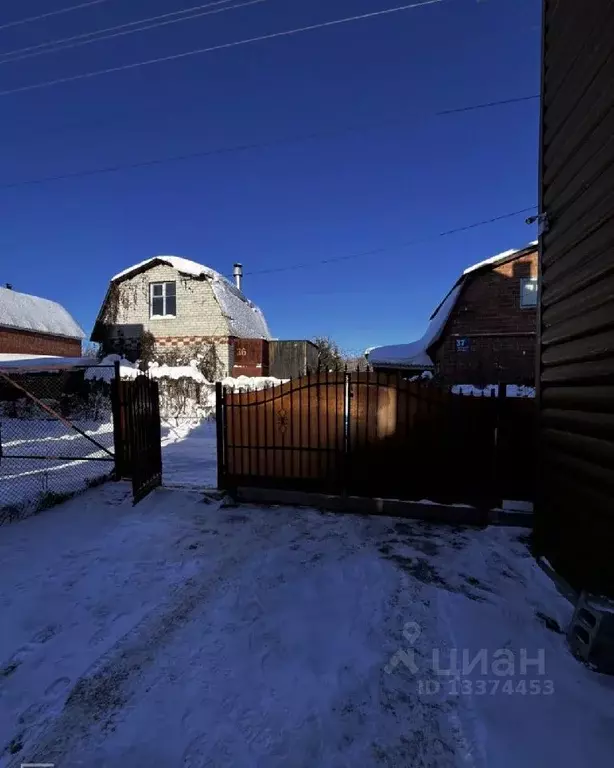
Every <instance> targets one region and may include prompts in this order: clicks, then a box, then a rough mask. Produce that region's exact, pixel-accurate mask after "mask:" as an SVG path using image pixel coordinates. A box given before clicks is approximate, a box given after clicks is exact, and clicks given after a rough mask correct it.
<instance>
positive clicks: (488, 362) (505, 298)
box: [365, 243, 538, 386]
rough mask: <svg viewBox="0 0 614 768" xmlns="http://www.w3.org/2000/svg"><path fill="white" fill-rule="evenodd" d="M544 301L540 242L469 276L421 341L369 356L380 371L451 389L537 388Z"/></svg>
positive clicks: (463, 278) (477, 268)
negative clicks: (424, 377)
mask: <svg viewBox="0 0 614 768" xmlns="http://www.w3.org/2000/svg"><path fill="white" fill-rule="evenodd" d="M537 299H538V291H537V243H530V244H529V245H528V246H526V247H525V248H521V249H519V250H511V251H505V252H504V253H500V254H497V255H496V256H492V257H491V258H489V259H486V260H485V261H481V262H479V263H478V264H474V265H473V266H471V267H469V268H468V269H466V270H465V271H464V272H463V273H462V275H461V276H460V277H459V278H458V280H457V281H456V283H455V284H454V285H453V286H452V288H451V290H450V291H449V292H448V294H447V296H446V297H445V299H444V300H443V301H442V302H441V304H440V305H439V306H438V307H437V309H436V310H435V311H434V312H433V314H432V315H431V318H430V323H429V326H428V328H427V330H426V332H425V333H424V334H423V336H422V337H421V338H420V339H418V340H417V341H414V342H411V343H409V344H398V345H393V346H385V347H374V348H372V349H369V350H367V351H366V353H365V354H366V355H367V358H368V360H369V362H370V363H371V365H372V366H373V368H374V370H376V371H389V372H397V371H398V372H400V373H401V374H402V375H404V376H407V375H408V374H412V375H415V374H419V373H421V372H423V371H431V372H432V373H434V374H435V375H437V377H438V378H439V379H440V380H441V381H443V382H445V383H449V384H473V385H475V386H485V385H487V384H496V383H499V382H501V383H503V384H528V385H532V384H533V383H534V381H535V349H536V330H537Z"/></svg>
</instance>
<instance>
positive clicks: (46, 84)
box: [0, 0, 443, 96]
mask: <svg viewBox="0 0 614 768" xmlns="http://www.w3.org/2000/svg"><path fill="white" fill-rule="evenodd" d="M441 2H443V0H422V2H419V3H409V4H407V5H397V6H395V7H393V8H384V9H382V10H380V11H371V12H370V13H361V14H359V15H357V16H347V17H345V18H342V19H333V20H331V21H323V22H320V23H318V24H310V25H309V26H306V27H295V28H294V29H286V30H284V31H282V32H271V33H270V34H267V35H258V36H257V37H248V38H245V39H243V40H235V41H233V42H230V43H222V44H221V45H213V46H209V47H208V48H196V49H194V50H191V51H184V52H183V53H175V54H171V55H169V56H160V57H158V58H156V59H147V60H145V61H137V62H135V63H133V64H122V65H121V66H117V67H109V68H108V69H98V70H94V71H92V72H84V73H82V74H80V75H70V76H68V77H59V78H56V79H55V80H44V81H42V82H40V83H33V84H32V85H22V86H20V87H18V88H10V89H8V90H6V91H0V96H9V95H10V94H13V93H24V92H25V91H34V90H38V89H40V88H50V87H52V86H54V85H61V84H64V83H74V82H76V81H77V80H85V79H89V78H92V77H99V76H101V75H109V74H112V73H114V72H125V71H127V70H131V69H137V68H139V67H146V66H149V65H151V64H162V63H165V62H168V61H177V60H179V59H184V58H186V57H188V56H198V55H200V54H203V53H211V52H213V51H221V50H225V49H227V48H236V47H238V46H240V45H249V44H250V43H259V42H263V41H264V40H273V39H274V38H277V37H289V36H290V35H298V34H300V33H302V32H312V31H313V30H316V29H324V28H325V27H333V26H338V25H340V24H348V23H349V22H353V21H361V20H363V19H372V18H375V17H377V16H385V15H390V14H392V13H399V12H401V11H409V10H412V9H415V8H421V7H422V6H426V5H435V4H438V3H441Z"/></svg>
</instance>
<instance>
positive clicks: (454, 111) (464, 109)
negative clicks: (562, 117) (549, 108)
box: [437, 93, 540, 115]
mask: <svg viewBox="0 0 614 768" xmlns="http://www.w3.org/2000/svg"><path fill="white" fill-rule="evenodd" d="M539 98H540V94H539V93H536V94H534V95H532V96H518V97H516V98H514V99H502V100H501V101H487V102H486V103H484V104H474V105H473V106H467V107H460V108H457V109H444V110H443V112H438V113H437V114H438V115H453V114H457V113H458V112H470V111H471V110H474V109H488V107H500V106H502V105H503V104H518V103H519V102H522V101H533V100H534V99H539Z"/></svg>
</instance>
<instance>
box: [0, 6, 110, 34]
mask: <svg viewBox="0 0 614 768" xmlns="http://www.w3.org/2000/svg"><path fill="white" fill-rule="evenodd" d="M107 1H108V0H89V2H87V3H80V4H79V5H71V6H70V7H69V8H60V9H58V10H57V11H47V13H41V14H40V15H39V16H29V17H28V18H27V19H18V20H17V21H9V22H7V23H6V24H2V25H0V29H7V28H8V27H18V26H20V25H21V24H29V23H30V22H32V21H40V20H41V19H48V18H49V17H50V16H59V15H60V14H61V13H70V12H71V11H76V10H78V9H79V8H88V7H89V6H90V5H100V4H101V3H106V2H107Z"/></svg>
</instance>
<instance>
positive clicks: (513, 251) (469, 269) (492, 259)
mask: <svg viewBox="0 0 614 768" xmlns="http://www.w3.org/2000/svg"><path fill="white" fill-rule="evenodd" d="M536 245H537V240H533V242H531V243H529V244H528V245H525V246H524V248H512V249H511V250H509V251H503V252H502V253H497V254H495V255H494V256H490V257H489V258H488V259H484V260H483V261H478V263H477V264H473V265H472V266H470V267H467V269H466V270H465V271H464V272H463V275H468V274H469V273H470V272H474V271H475V270H476V269H479V268H480V267H485V266H487V265H488V264H497V263H498V262H499V261H505V260H506V259H509V258H510V256H514V255H515V254H517V253H520V252H521V251H526V250H528V249H529V248H531V247H534V246H536Z"/></svg>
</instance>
